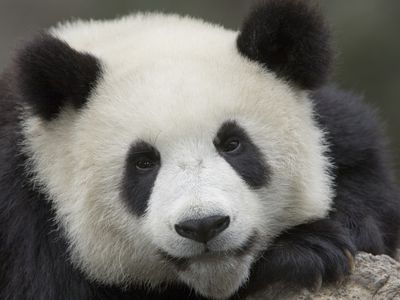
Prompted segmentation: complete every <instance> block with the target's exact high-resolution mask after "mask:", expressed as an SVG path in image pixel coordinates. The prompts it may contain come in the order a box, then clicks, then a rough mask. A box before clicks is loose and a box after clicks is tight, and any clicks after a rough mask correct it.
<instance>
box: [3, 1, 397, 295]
mask: <svg viewBox="0 0 400 300" xmlns="http://www.w3.org/2000/svg"><path fill="white" fill-rule="evenodd" d="M290 3H291V4H290ZM295 8H296V9H295ZM311 12H312V10H311V9H309V8H308V6H305V4H304V1H301V2H297V1H294V2H293V1H288V0H276V1H268V2H267V4H265V5H264V6H263V7H261V8H259V9H258V10H256V11H255V12H254V13H253V15H252V18H250V19H249V20H248V21H247V22H246V24H245V26H244V29H243V31H242V34H241V35H240V37H239V39H238V47H239V49H240V51H241V52H242V53H243V54H244V55H246V56H248V57H250V58H251V59H255V60H257V61H260V62H262V63H264V64H265V65H266V66H267V67H268V68H270V69H272V70H273V71H275V72H277V74H279V75H280V76H282V77H284V78H286V79H289V80H291V81H292V82H295V83H296V84H297V85H299V86H301V87H303V88H315V87H316V86H318V85H319V84H320V83H321V82H322V79H323V78H324V77H325V75H326V67H327V65H328V62H329V55H328V54H329V51H327V41H326V34H325V30H324V26H323V23H322V22H320V19H319V17H318V15H315V14H314V13H313V12H312V13H311ZM296 15H298V16H296ZM292 26H293V28H291V27H292ZM269 45H271V47H270V46H269ZM274 49H277V50H274ZM261 50H262V51H261ZM16 67H17V71H15V70H14V71H11V73H6V74H3V76H2V77H1V79H0V299H11V300H12V299H60V300H64V299H71V300H72V299H74V300H75V299H78V300H80V299H82V300H84V299H85V300H86V299H130V300H139V299H141V300H142V299H143V300H146V299H147V300H161V299H176V300H179V299H188V300H194V299H202V298H201V297H198V296H196V295H195V294H194V292H193V291H191V290H189V289H188V288H187V287H185V286H174V287H168V288H166V289H165V291H164V292H162V293H157V292H152V291H149V290H147V289H146V288H140V287H131V288H129V289H127V290H122V289H120V288H118V287H108V286H102V285H99V284H97V283H95V282H91V281H89V280H88V279H86V278H85V276H83V275H82V274H81V273H80V271H79V270H76V269H75V268H74V267H73V266H72V265H71V264H70V261H69V260H68V247H67V246H68V242H67V241H66V238H65V235H64V233H63V231H62V229H60V228H57V227H56V225H55V224H54V211H53V209H52V207H51V204H50V203H51V201H49V199H46V197H45V195H43V194H42V193H41V192H40V191H39V190H38V189H37V188H36V189H35V188H34V186H33V184H32V183H31V181H30V179H31V178H30V177H29V175H28V174H27V172H26V170H25V167H26V164H27V157H26V156H25V155H24V154H23V153H21V146H20V145H21V143H22V142H23V137H22V135H21V133H20V125H19V121H18V119H19V117H20V111H22V110H23V109H22V107H21V104H22V103H23V102H25V103H26V102H27V103H29V104H30V105H31V106H32V107H33V108H34V110H35V112H36V113H38V114H39V115H40V116H42V117H43V118H44V119H46V120H51V119H53V118H54V117H55V116H56V115H57V114H58V113H59V111H60V109H61V108H62V107H63V106H64V105H66V104H68V103H69V104H71V105H72V106H74V107H77V108H80V107H82V106H83V105H84V103H85V101H86V100H87V97H88V95H89V93H90V91H91V89H92V88H93V86H94V84H95V82H96V80H97V79H98V77H99V76H100V74H101V71H100V70H101V68H100V65H99V63H98V61H97V60H96V59H94V58H93V57H91V56H90V55H87V54H82V53H79V52H76V51H75V50H72V49H71V48H69V46H67V45H66V44H65V43H63V42H61V41H58V40H56V39H53V38H50V37H48V36H42V37H41V38H39V39H37V40H35V41H34V42H32V44H31V45H30V46H29V47H28V48H26V49H25V50H23V51H22V52H20V54H19V55H18V57H17V60H16ZM16 74H17V75H16ZM6 78H14V80H16V83H17V84H15V82H14V84H10V83H9V82H6V81H5V79H6ZM15 86H16V87H17V88H15ZM21 100H22V102H20V101H21ZM313 101H314V103H315V107H316V112H317V122H318V124H319V126H320V127H321V128H323V129H324V130H325V131H326V132H327V137H328V140H329V143H330V156H331V158H332V161H333V163H334V165H335V168H334V169H333V171H332V172H333V173H332V175H333V176H334V178H335V183H336V185H335V189H336V197H335V198H334V210H332V212H331V213H330V215H329V216H328V217H327V218H325V219H323V220H319V221H315V222H311V223H309V224H303V225H299V226H296V227H294V228H292V229H290V230H288V231H286V232H284V233H282V234H281V235H280V236H278V237H277V238H276V240H275V241H274V243H273V244H272V245H271V246H270V247H269V248H268V249H267V250H266V251H265V252H264V253H262V255H261V256H260V259H259V260H257V262H256V263H255V264H254V265H253V268H252V270H251V276H250V280H249V282H248V283H247V284H246V285H245V286H243V287H242V288H241V289H240V291H239V293H238V295H236V296H235V297H236V298H238V299H243V297H244V295H248V294H252V293H254V292H255V291H257V290H258V289H260V288H265V287H267V286H269V285H271V284H274V283H277V282H279V283H284V284H287V285H289V286H299V287H304V286H305V287H316V286H318V284H319V283H320V278H322V279H323V280H324V281H325V282H336V281H339V280H341V279H342V278H343V277H344V276H345V275H347V274H348V273H349V271H350V269H351V256H352V255H353V254H354V253H355V252H356V251H360V250H364V251H368V252H372V253H374V254H388V255H391V256H393V255H394V251H395V249H396V246H397V245H398V242H399V228H400V207H399V206H400V205H399V203H400V201H399V193H398V190H397V187H396V186H395V184H394V181H393V176H392V174H391V172H390V170H391V166H390V164H389V162H390V160H389V158H388V155H387V153H386V152H385V149H386V146H385V142H384V139H383V138H382V133H381V132H380V128H381V126H380V124H379V122H377V120H376V117H375V114H374V113H373V112H372V111H371V110H370V109H369V108H367V107H366V106H365V105H363V104H362V103H361V101H360V99H359V98H358V97H355V96H353V95H351V94H348V93H344V92H342V91H339V90H337V89H335V88H332V87H329V88H323V89H321V90H319V91H317V92H315V93H314V94H313ZM224 126H225V127H224ZM224 126H223V128H222V129H221V131H220V132H219V136H218V140H217V141H216V147H217V149H218V146H219V145H220V143H221V141H223V140H224V138H225V139H226V138H228V139H229V138H230V137H232V136H234V137H235V138H236V137H237V138H239V139H240V141H241V142H242V145H244V148H243V149H241V151H247V150H250V151H251V152H252V153H253V155H252V156H251V157H253V159H252V160H250V161H249V160H248V159H247V158H246V159H244V158H240V156H241V155H242V154H244V152H243V153H240V151H239V153H238V154H236V155H237V157H235V158H233V156H232V157H229V158H228V157H226V155H227V154H222V153H221V155H223V156H224V157H225V159H227V161H228V162H229V163H230V164H231V165H232V167H233V168H235V169H236V170H237V172H238V173H239V174H240V175H241V176H242V177H243V178H244V180H246V181H247V182H248V183H249V185H250V186H251V187H254V188H257V187H259V186H261V185H263V184H265V183H267V182H268V176H270V174H269V173H268V168H267V167H266V164H265V163H263V164H262V165H261V166H260V165H259V163H260V162H263V158H262V157H261V156H259V155H258V154H256V155H254V153H258V152H257V150H254V148H253V146H254V145H252V143H251V141H250V139H249V138H248V137H247V135H246V134H244V133H243V130H241V129H240V127H238V125H236V124H234V123H232V122H230V123H228V125H224ZM254 147H255V146H254ZM134 148H135V147H133V149H134ZM145 148H146V149H148V148H149V147H145ZM135 151H136V152H137V149H136V150H131V153H130V155H132V156H130V157H128V159H127V161H128V162H127V166H129V164H130V162H129V161H130V159H132V161H135V160H134V158H132V157H135V154H134V153H135ZM142 152H143V151H142ZM146 153H148V152H146ZM153 154H154V153H153ZM153 154H152V155H153ZM152 157H153V156H152ZM153 158H157V155H156V156H154V157H153ZM233 159H235V160H238V161H240V163H237V162H236V161H233ZM229 160H230V161H229ZM247 164H250V165H252V166H253V169H254V170H256V171H254V170H253V171H251V172H249V171H248V170H243V168H244V167H245V166H246V165H247ZM238 166H239V167H238ZM132 170H133V168H129V167H128V168H127V174H128V173H129V172H133V171H132ZM135 172H136V171H135ZM135 176H136V175H135ZM152 176H153V175H152ZM132 177H133V175H132V176H131V175H129V176H126V178H127V180H128V181H129V180H131V179H132ZM150 177H151V176H150ZM152 180H153V179H151V180H150V179H148V180H147V183H149V182H151V181H152ZM129 184H131V182H130V181H129ZM129 184H127V186H128V188H127V190H128V191H132V190H134V189H132V186H129ZM149 186H150V184H146V187H147V188H148V187H149ZM140 194H145V195H147V193H142V192H140ZM127 196H129V193H127ZM134 196H135V197H136V196H137V195H134ZM144 198H146V197H144ZM50 200H51V199H50ZM143 203H145V201H143ZM135 205H136V204H135ZM144 207H145V206H144V205H142V204H139V205H138V207H136V208H134V210H137V211H138V212H139V214H140V213H142V212H143V211H144Z"/></svg>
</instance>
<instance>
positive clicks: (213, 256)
mask: <svg viewBox="0 0 400 300" xmlns="http://www.w3.org/2000/svg"><path fill="white" fill-rule="evenodd" d="M257 237H258V234H257V232H254V233H253V234H252V235H250V236H249V237H248V238H247V239H246V241H245V242H244V243H243V244H242V245H241V246H240V247H238V248H235V249H230V250H224V251H214V250H210V249H209V248H208V247H207V245H205V246H204V250H203V252H202V253H200V254H196V255H193V256H190V257H177V256H173V255H170V254H169V253H167V252H166V251H164V250H162V249H159V250H158V252H159V254H160V256H161V257H162V259H163V260H165V261H167V262H168V263H171V264H173V265H174V266H175V267H177V268H178V269H179V270H184V269H186V268H187V267H188V266H189V264H190V263H193V262H212V261H218V260H223V259H224V258H227V257H237V258H240V257H242V256H244V255H246V254H249V253H251V252H252V250H253V249H254V248H255V246H256V241H257Z"/></svg>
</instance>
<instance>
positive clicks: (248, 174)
mask: <svg viewBox="0 0 400 300" xmlns="http://www.w3.org/2000/svg"><path fill="white" fill-rule="evenodd" d="M230 140H237V141H238V142H240V146H239V148H237V150H235V151H233V152H231V153H226V152H224V151H223V145H224V144H225V143H227V142H229V141H230ZM214 145H215V147H216V148H217V150H218V152H219V154H220V155H221V156H222V157H223V158H224V159H225V160H226V161H227V163H228V164H230V165H231V167H232V168H233V169H234V170H235V171H236V172H237V173H238V174H239V175H240V176H241V177H242V178H243V180H244V181H245V182H246V183H247V184H248V185H249V186H251V187H252V188H260V187H262V186H264V185H266V183H267V181H268V177H269V175H270V174H269V173H270V172H269V168H268V165H267V163H266V162H265V159H264V157H263V155H262V153H261V151H260V150H259V149H258V147H257V146H256V145H255V144H254V143H253V142H252V141H251V139H250V137H249V136H248V134H247V133H246V131H245V130H244V129H243V128H242V127H240V126H239V125H238V124H237V123H236V122H234V121H228V122H225V123H224V124H222V126H221V128H220V129H219V130H218V133H217V136H216V138H215V140H214Z"/></svg>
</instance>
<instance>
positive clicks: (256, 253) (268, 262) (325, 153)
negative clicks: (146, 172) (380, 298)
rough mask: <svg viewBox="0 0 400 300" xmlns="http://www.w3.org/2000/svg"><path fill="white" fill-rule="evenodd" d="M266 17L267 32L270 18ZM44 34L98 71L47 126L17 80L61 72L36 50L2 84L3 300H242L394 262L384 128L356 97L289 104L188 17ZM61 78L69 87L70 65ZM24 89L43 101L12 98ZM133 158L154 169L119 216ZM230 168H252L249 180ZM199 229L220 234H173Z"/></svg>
mask: <svg viewBox="0 0 400 300" xmlns="http://www.w3.org/2000/svg"><path fill="white" fill-rule="evenodd" d="M271 3H275V2H274V1H269V2H267V4H266V7H270V9H271V11H274V12H275V14H276V15H275V17H278V19H279V17H280V14H283V13H284V11H282V10H281V9H274V7H280V6H279V5H278V4H277V3H275V5H272V4H271ZM282 3H284V6H285V5H286V6H289V1H283V2H282ZM292 3H293V7H298V5H300V4H299V3H300V2H298V1H294V2H292ZM271 5H272V6H271ZM271 7H272V8H271ZM307 7H308V6H307ZM298 8H303V10H300V15H303V14H302V12H303V11H304V9H306V10H307V11H308V8H305V7H303V6H300V7H298ZM278 13H279V14H278ZM290 16H292V15H290ZM255 18H256V19H257V14H256V15H255ZM301 20H303V21H305V20H304V16H303V17H302V18H301ZM250 23H251V22H250ZM288 24H292V23H288ZM292 25H293V24H292ZM245 27H246V26H245ZM311 29H313V27H312V28H311ZM296 32H297V34H298V33H299V32H300V33H301V32H302V31H296V30H294V31H293V34H296ZM50 34H51V35H52V36H53V38H54V40H53V38H50V40H51V41H52V42H51V44H53V43H55V44H56V45H60V48H57V47H56V48H57V51H60V53H62V54H66V55H67V56H71V60H72V61H75V58H76V57H77V56H79V57H80V55H84V56H85V57H87V56H86V55H89V57H95V60H96V61H98V62H100V64H101V69H102V76H100V77H96V80H94V81H93V80H91V79H92V77H91V76H81V75H79V74H80V73H79V74H78V75H77V76H78V77H79V76H80V77H79V78H80V80H81V81H82V82H80V85H79V86H82V85H83V86H86V87H87V86H90V87H91V88H90V89H89V90H88V89H85V91H86V92H85V93H88V94H85V93H78V94H76V95H75V96H76V99H75V97H74V99H69V98H68V97H66V98H65V99H68V101H67V100H65V101H64V100H63V101H62V102H56V103H59V105H60V106H58V104H57V106H56V107H57V109H56V110H55V112H56V113H55V114H53V113H51V114H47V113H43V111H46V109H45V110H42V109H40V107H41V106H43V107H45V108H47V107H48V106H49V105H50V106H51V105H52V104H51V103H52V102H51V101H50V102H49V100H50V99H53V96H54V95H53V94H51V95H52V96H50V98H49V97H47V96H49V95H50V94H48V93H47V92H46V89H45V88H44V87H45V86H44V85H42V81H39V84H38V86H37V87H36V86H35V82H34V81H32V80H31V81H29V80H25V79H26V78H33V75H34V74H36V72H37V71H38V70H40V68H38V67H37V66H36V64H37V62H38V61H42V62H43V61H44V64H45V65H44V66H47V64H46V63H47V62H48V61H49V62H53V61H54V60H53V59H52V58H54V57H58V56H57V55H55V53H53V52H51V53H47V54H46V55H47V56H49V58H50V59H49V60H47V59H45V57H46V55H44V56H42V55H39V57H40V60H38V61H37V60H36V59H35V58H36V57H38V56H37V55H35V53H36V52H37V53H39V54H40V53H43V51H42V50H43V49H42V48H41V47H38V48H37V47H33V48H32V45H37V44H41V42H40V41H42V39H43V37H39V38H38V42H37V43H36V42H33V44H32V43H31V44H28V46H27V47H28V48H27V49H26V50H22V52H21V53H22V54H20V56H19V57H27V56H25V55H24V53H27V52H31V51H33V52H32V56H29V57H27V59H25V60H24V59H19V60H17V65H16V66H14V67H16V68H17V71H16V70H15V69H11V70H10V71H9V72H10V73H7V74H4V75H3V77H2V78H3V79H2V80H1V81H0V99H1V102H0V108H1V110H0V125H1V126H0V139H1V143H0V147H1V148H0V166H1V168H0V222H1V226H0V237H1V244H0V260H1V261H0V262H1V265H0V268H1V269H0V280H1V281H0V287H1V289H0V296H1V297H0V298H6V299H21V298H39V299H42V298H44V299H48V298H58V299H60V298H63V297H64V298H65V299H98V298H100V299H101V298H107V299H110V298H111V299H113V298H115V299H124V297H126V298H129V297H130V298H129V299H168V298H171V299H200V298H201V297H202V296H203V297H207V298H209V299H226V298H229V297H237V298H240V299H243V298H244V297H246V295H248V294H252V293H254V292H255V291H257V290H258V289H260V288H263V287H264V286H265V285H268V284H271V283H275V282H279V283H281V282H283V283H286V284H290V285H294V286H299V287H304V286H305V287H316V286H318V285H319V284H320V283H321V282H322V281H324V282H335V281H337V280H340V279H341V278H343V277H344V276H346V274H348V273H349V271H350V269H351V262H352V254H353V253H354V251H356V250H369V251H371V252H373V253H376V254H378V253H387V254H390V255H392V254H393V251H394V249H395V246H396V244H397V242H398V233H399V232H398V230H399V219H400V218H399V198H398V193H397V190H396V187H395V186H394V183H393V179H392V176H391V174H390V166H389V165H388V164H387V163H388V161H389V160H388V158H387V156H386V153H385V151H384V149H385V145H384V143H383V142H382V138H381V136H382V134H381V133H380V130H379V128H380V125H379V123H378V122H375V121H374V120H375V117H374V114H373V113H372V112H371V110H369V109H368V108H366V107H365V106H364V105H363V104H362V103H361V102H360V101H359V100H358V99H357V97H354V96H352V95H349V94H346V93H343V92H340V91H338V90H337V89H335V88H324V89H321V90H319V91H317V92H315V93H313V94H311V95H308V94H307V93H306V92H305V91H304V90H303V89H299V88H298V86H302V87H303V88H309V87H311V86H314V85H310V84H306V85H304V84H297V87H295V86H293V84H291V83H289V84H288V82H287V81H285V80H281V79H279V77H283V76H282V74H280V73H279V71H278V69H276V70H273V69H271V68H267V69H266V68H265V65H263V62H262V61H258V60H254V61H251V60H249V59H248V58H247V57H245V56H243V54H244V53H241V52H239V51H238V50H237V48H236V41H237V36H238V34H237V33H236V32H232V31H229V30H226V29H223V28H221V27H218V26H213V25H210V24H207V23H204V22H201V21H198V20H193V19H190V18H181V17H178V16H165V15H157V14H155V15H140V14H139V15H135V16H130V17H126V18H122V19H118V20H114V21H106V22H102V21H92V22H75V23H71V24H66V25H62V26H59V27H57V28H53V29H52V30H51V31H50ZM321 34H324V31H322V32H321ZM241 37H244V35H241ZM300 37H301V34H300V36H299V38H300ZM57 39H60V40H62V41H63V42H57ZM239 39H240V37H239ZM300 40H301V39H300ZM177 41H182V43H179V42H177ZM66 45H67V46H66ZM289 48H290V47H289ZM38 49H39V50H38ZM65 49H68V50H65ZM300 50H301V49H300ZM300 50H299V51H300ZM35 51H36V52H35ZM44 52H46V51H44ZM300 52H301V51H300ZM82 53H86V54H82ZM318 53H320V52H319V51H317V52H316V53H315V55H316V57H315V59H316V61H319V59H320V57H319V56H318ZM293 54H296V55H297V53H293ZM303 54H304V55H308V53H304V52H303ZM63 57H64V56H63ZM31 58H33V61H31ZM65 59H67V58H66V57H65ZM298 59H299V62H304V61H302V60H301V59H302V57H298ZM55 60H57V59H55ZM91 60H92V59H91V58H90V59H89V61H91ZM75 62H76V61H75ZM85 62H86V59H85ZM281 63H282V66H281V68H283V69H285V68H286V69H290V70H291V67H290V66H291V62H290V61H285V60H283V61H282V62H281ZM20 64H21V65H20ZM26 65H27V66H28V67H26ZM31 65H35V66H36V67H35V68H30V67H29V66H31ZM50 65H53V64H50ZM300 65H301V63H300ZM60 67H63V68H66V70H67V72H66V73H65V75H66V77H65V78H64V79H68V78H70V77H69V75H70V74H71V73H69V72H68V70H70V69H69V68H70V66H68V65H61V66H60ZM75 67H76V65H75ZM317 69H318V68H317ZM20 70H26V72H28V73H29V72H30V73H29V74H24V76H22V77H21V78H19V76H15V74H20V73H18V72H20ZM44 70H46V72H49V73H46V76H45V77H46V78H53V76H52V75H54V78H57V79H58V80H61V78H60V77H58V76H61V77H62V74H64V73H63V72H61V73H62V74H61V75H60V70H59V69H51V68H44ZM315 70H316V69H315V68H314V66H312V65H310V72H311V73H313V74H314V75H315V73H314V71H315ZM273 71H275V72H276V73H274V72H273ZM40 72H42V70H40ZM52 72H54V73H52ZM317 73H318V72H317ZM96 74H97V73H96ZM276 75H278V77H277V76H276ZM320 75H321V73H320ZM6 78H14V79H15V80H16V81H17V84H9V82H6V81H5V79H6ZM291 78H293V79H294V78H301V76H300V77H299V76H294V77H291ZM19 80H23V81H24V82H25V83H18V81H19ZM61 81H63V80H61ZM67 81H69V82H71V81H70V80H67ZM28 82H29V84H31V85H32V86H31V87H29V88H26V87H24V86H25V84H27V83H28ZM72 82H74V81H72ZM298 82H300V81H298ZM307 82H308V83H310V82H312V83H314V84H315V81H314V80H311V81H310V82H309V81H307ZM94 83H96V85H95V86H93V84H94ZM81 84H82V85H81ZM49 86H50V87H52V85H51V84H50V85H49ZM57 86H58V88H57V95H67V94H68V89H69V86H68V89H67V88H66V85H57ZM36 88H39V91H40V93H38V94H40V95H41V96H40V97H35V98H34V99H35V101H31V98H29V99H26V97H27V96H29V97H30V96H31V95H32V94H31V93H27V91H30V90H36ZM58 89H59V90H58ZM50 90H51V89H50ZM78 91H79V88H78ZM83 96H85V98H82V97H83ZM57 99H63V98H62V97H61V98H57ZM55 101H57V100H55ZM74 101H78V102H77V103H84V105H83V106H81V105H80V104H79V105H76V104H74V103H75V102H74ZM160 106H161V107H162V108H163V109H160ZM31 108H33V111H32V110H31ZM77 108H79V109H77ZM38 109H39V110H38ZM40 111H42V113H41V112H40ZM49 116H51V117H49ZM227 122H231V124H236V126H238V128H241V130H239V131H237V130H236V131H235V130H233V131H229V130H228V132H229V133H232V132H233V133H234V134H232V135H230V136H229V138H228V140H230V139H232V138H233V139H234V140H238V141H239V142H241V143H242V144H243V145H245V146H249V145H251V147H250V149H252V150H253V151H250V152H246V151H245V152H243V153H241V154H242V155H246V157H243V158H240V156H237V157H236V158H234V157H233V156H232V157H230V158H229V159H230V160H231V161H228V160H227V159H226V157H224V155H221V153H220V150H219V149H218V147H216V145H218V143H216V142H218V132H219V131H220V129H221V126H222V127H223V126H224V124H227ZM232 122H233V123H232ZM244 132H245V133H246V134H245V135H243V133H244ZM220 135H221V134H220ZM216 137H217V141H216ZM326 139H327V141H328V142H327V141H326ZM132 145H133V146H132ZM137 145H141V146H142V147H139V148H140V149H139V150H140V151H137V149H138V147H135V146H137ZM143 145H146V147H145V148H146V151H143ZM253 146H254V147H253ZM150 148H151V149H157V155H154V152H155V151H154V150H152V151H149V149H150ZM132 149H133V150H132ZM246 149H247V148H246ZM255 149H256V150H255ZM138 152H141V153H142V154H143V152H145V153H146V155H145V156H146V158H150V159H152V161H153V162H154V161H157V164H158V165H157V174H155V175H154V177H155V179H153V178H151V180H149V182H151V184H145V186H146V187H145V188H143V189H141V190H140V191H142V192H143V191H144V190H147V191H150V190H151V193H148V192H146V193H142V192H140V193H139V194H140V195H142V194H143V195H145V197H143V199H142V200H143V201H142V202H140V203H137V205H136V204H135V205H130V204H129V201H133V202H131V204H132V203H134V202H135V201H136V200H140V199H137V198H138V194H137V193H136V192H135V188H136V186H137V184H136V183H135V180H136V179H137V176H138V174H136V173H135V171H134V170H132V168H133V167H135V166H136V165H137V161H138V160H137V153H138ZM150 152H151V153H152V154H151V155H150V156H149V155H148V154H149V153H150ZM254 153H256V155H254ZM131 159H132V161H130V160H131ZM238 159H239V160H238ZM241 159H243V160H241ZM241 161H245V162H249V164H255V165H258V164H261V166H263V167H259V166H258V167H257V168H256V169H257V170H258V169H260V170H261V172H257V174H258V175H259V176H260V178H256V179H255V178H253V177H254V176H255V173H254V174H253V173H252V174H251V175H252V176H251V178H250V177H249V178H248V176H247V172H246V173H245V174H244V173H243V170H242V169H243V168H244V166H243V165H244V164H243V163H241ZM132 162H133V163H132ZM246 164H247V163H246ZM139 165H140V166H141V165H142V164H141V163H140V164H139ZM238 165H239V166H240V168H238V167H237V166H238ZM131 172H133V173H135V174H132V173H131ZM246 179H247V180H246ZM333 181H334V183H335V191H336V194H334V193H333V190H332V182H333ZM149 182H147V183H149ZM124 187H125V188H124ZM126 187H127V188H126ZM150 187H151V188H150ZM124 189H125V190H127V191H128V192H124ZM132 191H134V193H132ZM139 198H140V197H139ZM127 201H128V202H127ZM212 215H224V216H229V218H230V224H229V227H227V228H226V229H225V230H224V231H223V232H221V233H220V234H219V235H218V236H216V237H215V238H214V239H212V240H210V241H209V242H207V243H206V244H204V243H198V242H196V241H193V240H190V239H187V238H184V237H182V236H180V235H179V234H177V232H176V231H175V229H174V225H175V224H179V223H180V222H182V221H184V220H189V219H192V220H193V219H202V218H207V217H209V216H212ZM272 275H273V276H272ZM199 295H201V296H199Z"/></svg>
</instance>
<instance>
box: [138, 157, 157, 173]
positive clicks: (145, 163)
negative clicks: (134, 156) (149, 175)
mask: <svg viewBox="0 0 400 300" xmlns="http://www.w3.org/2000/svg"><path fill="white" fill-rule="evenodd" d="M155 166H156V164H155V162H154V161H152V160H150V159H148V158H142V159H139V160H138V161H136V169H138V170H140V171H150V170H152V169H154V167H155Z"/></svg>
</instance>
